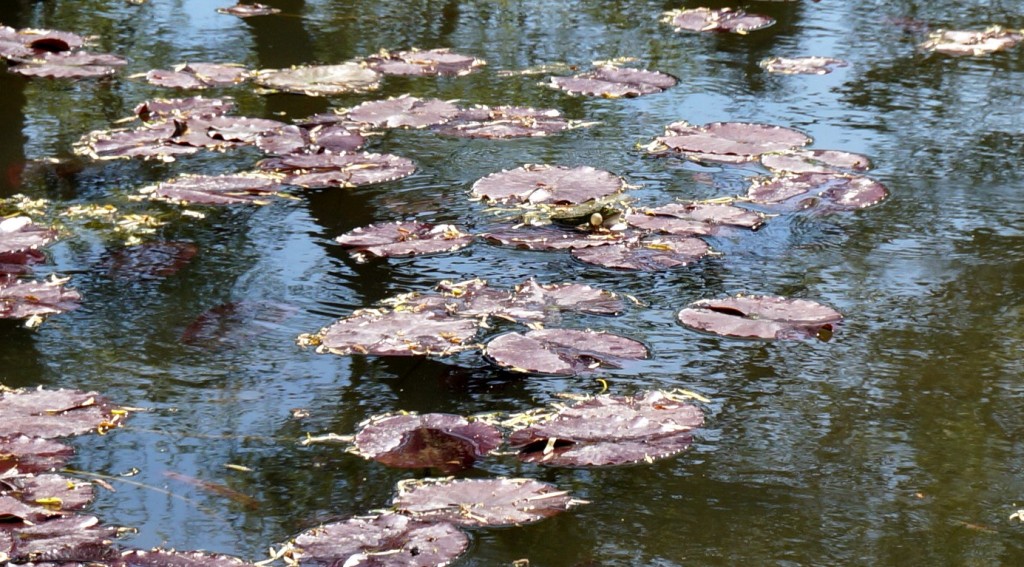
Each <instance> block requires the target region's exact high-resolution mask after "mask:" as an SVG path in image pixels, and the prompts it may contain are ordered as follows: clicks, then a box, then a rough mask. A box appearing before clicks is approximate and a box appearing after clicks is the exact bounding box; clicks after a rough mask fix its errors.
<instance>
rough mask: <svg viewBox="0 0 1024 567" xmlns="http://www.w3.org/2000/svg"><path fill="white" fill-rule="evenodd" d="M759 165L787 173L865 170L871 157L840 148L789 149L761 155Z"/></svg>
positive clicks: (869, 165)
mask: <svg viewBox="0 0 1024 567" xmlns="http://www.w3.org/2000/svg"><path fill="white" fill-rule="evenodd" d="M761 165H763V166H765V167H767V168H768V169H770V170H772V171H786V172H789V173H835V172H838V171H840V170H850V171H867V170H869V169H871V159H870V158H868V157H867V156H864V155H861V154H855V153H851V152H844V151H841V150H789V151H785V152H775V153H770V154H764V155H762V156H761Z"/></svg>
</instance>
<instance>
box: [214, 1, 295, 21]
mask: <svg viewBox="0 0 1024 567" xmlns="http://www.w3.org/2000/svg"><path fill="white" fill-rule="evenodd" d="M280 12H281V10H279V9H277V8H271V7H270V6H267V5H266V4H258V3H255V2H253V3H252V4H242V3H241V2H239V3H238V4H235V5H234V6H228V7H227V8H217V13H218V14H227V15H229V16H237V17H239V18H251V17H253V16H269V15H271V14H277V13H280Z"/></svg>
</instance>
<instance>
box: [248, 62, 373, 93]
mask: <svg viewBox="0 0 1024 567" xmlns="http://www.w3.org/2000/svg"><path fill="white" fill-rule="evenodd" d="M255 80H256V84H258V85H260V86H262V87H265V88H268V89H273V90H278V91H284V92H290V93H297V94H304V95H309V96H334V95H339V94H346V93H354V92H366V91H372V90H374V89H376V88H378V87H379V86H380V74H379V73H377V72H376V71H374V70H373V69H369V68H367V67H364V66H362V65H359V64H358V63H342V64H341V65H309V66H304V67H292V68H291V69H262V70H260V71H257V72H256V78H255Z"/></svg>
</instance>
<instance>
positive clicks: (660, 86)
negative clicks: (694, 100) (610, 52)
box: [546, 66, 677, 98]
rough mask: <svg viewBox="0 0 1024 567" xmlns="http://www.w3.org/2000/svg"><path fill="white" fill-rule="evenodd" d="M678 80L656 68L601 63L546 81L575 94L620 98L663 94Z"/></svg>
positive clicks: (552, 85)
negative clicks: (567, 75)
mask: <svg viewBox="0 0 1024 567" xmlns="http://www.w3.org/2000/svg"><path fill="white" fill-rule="evenodd" d="M676 82H677V81H676V78H675V77H673V76H671V75H666V74H665V73H659V72H657V71H647V70H642V69H629V68H622V67H612V66H601V67H598V68H597V69H594V70H593V71H588V72H586V73H580V74H578V75H575V76H572V77H551V78H550V79H548V83H546V84H547V85H549V86H551V87H553V88H556V89H561V90H563V91H565V92H567V93H569V94H574V95H587V96H599V97H604V98H620V97H637V96H642V95H647V94H653V93H660V92H662V91H664V90H665V89H667V88H669V87H671V86H673V85H675V84H676Z"/></svg>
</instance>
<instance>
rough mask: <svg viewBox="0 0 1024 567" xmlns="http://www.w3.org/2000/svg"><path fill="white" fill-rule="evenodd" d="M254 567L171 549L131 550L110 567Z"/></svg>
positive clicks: (236, 560) (233, 559)
mask: <svg viewBox="0 0 1024 567" xmlns="http://www.w3.org/2000/svg"><path fill="white" fill-rule="evenodd" d="M246 566H251V567H256V564H254V563H248V562H246V561H242V560H241V559H239V558H237V557H232V556H230V555H221V554H219V553H206V552H205V551H175V550H173V549H151V550H149V551H143V550H141V549H132V550H129V551H126V552H124V553H122V554H121V557H120V558H119V560H118V561H114V562H112V567H246Z"/></svg>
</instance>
